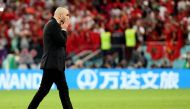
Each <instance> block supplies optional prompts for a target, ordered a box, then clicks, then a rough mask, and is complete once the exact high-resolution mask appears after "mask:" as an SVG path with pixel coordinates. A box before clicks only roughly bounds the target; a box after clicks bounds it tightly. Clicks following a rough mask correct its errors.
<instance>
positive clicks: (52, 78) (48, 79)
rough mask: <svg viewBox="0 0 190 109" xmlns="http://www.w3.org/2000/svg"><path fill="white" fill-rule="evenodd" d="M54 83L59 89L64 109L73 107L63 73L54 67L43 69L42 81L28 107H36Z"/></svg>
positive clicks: (32, 108) (30, 108)
mask: <svg viewBox="0 0 190 109" xmlns="http://www.w3.org/2000/svg"><path fill="white" fill-rule="evenodd" d="M53 83H55V84H56V86H57V89H58V90H59V97H60V99H61V103H62V106H63V108H64V109H73V107H72V104H71V101H70V97H69V90H68V86H67V82H66V78H65V73H63V72H60V71H58V70H54V69H44V70H43V76H42V81H41V84H40V88H39V90H38V91H37V93H36V94H35V96H34V98H33V99H32V101H31V103H30V104H29V106H28V109H37V107H38V105H39V104H40V102H41V101H42V100H43V98H44V97H45V96H46V95H47V94H48V92H49V91H50V89H51V86H52V84H53Z"/></svg>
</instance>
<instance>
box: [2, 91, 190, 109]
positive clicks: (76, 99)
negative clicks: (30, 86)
mask: <svg viewBox="0 0 190 109" xmlns="http://www.w3.org/2000/svg"><path fill="white" fill-rule="evenodd" d="M35 92H36V90H32V91H28V90H22V91H20V90H17V91H0V109H27V106H28V104H29V102H30V101H31V99H32V97H33V96H34V94H35ZM70 96H71V100H72V103H73V107H74V109H190V89H183V90H182V89H180V90H71V91H70ZM38 109H62V107H61V102H60V99H59V96H58V91H56V90H53V91H50V93H49V94H48V95H47V96H46V97H45V98H44V100H43V101H42V103H41V104H40V106H39V108H38Z"/></svg>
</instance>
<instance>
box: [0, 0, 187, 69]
mask: <svg viewBox="0 0 190 109" xmlns="http://www.w3.org/2000/svg"><path fill="white" fill-rule="evenodd" d="M59 5H61V6H67V7H68V8H69V10H70V13H71V26H70V27H69V30H68V34H69V37H68V41H67V54H68V57H67V58H68V59H67V67H72V68H79V67H80V68H81V67H93V68H97V67H102V68H141V67H145V68H157V67H161V68H168V67H173V68H190V45H189V43H190V1H189V0H68V1H67V0H0V66H1V68H34V69H35V68H39V62H40V58H41V55H42V51H43V49H42V46H43V41H42V36H43V26H44V24H45V23H46V22H47V21H48V19H50V18H51V16H52V12H53V11H54V9H55V7H57V6H59ZM105 32H109V33H111V35H110V37H109V36H108V37H107V38H105V37H103V35H102V34H103V33H105ZM109 40H110V41H109ZM105 43H106V44H105ZM102 44H105V46H106V48H108V49H106V50H105V49H102V46H101V45H102ZM109 44H110V45H111V47H107V45H108V46H109ZM92 54H95V55H92ZM89 55H90V56H89Z"/></svg>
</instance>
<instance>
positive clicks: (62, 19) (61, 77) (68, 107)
mask: <svg viewBox="0 0 190 109" xmlns="http://www.w3.org/2000/svg"><path fill="white" fill-rule="evenodd" d="M68 25H69V11H68V10H67V9H66V8H63V7H58V8H57V9H56V10H55V12H54V16H53V17H52V18H51V19H50V20H49V21H48V22H47V24H46V25H45V27H44V33H43V37H44V40H43V43H44V51H43V56H42V60H41V69H43V76H42V81H41V84H40V88H39V90H38V91H37V93H36V95H35V96H34V98H33V99H32V101H31V103H30V105H29V106H28V109H37V107H38V105H39V104H40V102H41V101H42V100H43V98H44V97H45V96H46V95H47V94H48V92H49V90H50V88H51V86H52V84H53V83H55V84H56V86H57V89H58V90H59V97H60V99H61V103H62V106H63V108H64V109H73V107H72V104H71V101H70V97H69V90H68V86H67V82H66V78H65V73H64V71H65V58H66V41H67V33H66V30H67V27H68ZM54 109H56V107H54Z"/></svg>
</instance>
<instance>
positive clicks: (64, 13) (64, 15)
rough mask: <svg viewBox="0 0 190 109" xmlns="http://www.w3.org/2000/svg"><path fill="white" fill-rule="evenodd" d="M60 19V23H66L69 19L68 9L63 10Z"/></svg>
mask: <svg viewBox="0 0 190 109" xmlns="http://www.w3.org/2000/svg"><path fill="white" fill-rule="evenodd" d="M60 19H61V22H62V23H65V22H67V23H68V22H69V19H70V15H69V11H68V10H66V11H64V12H63V14H62V16H61V18H60Z"/></svg>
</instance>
